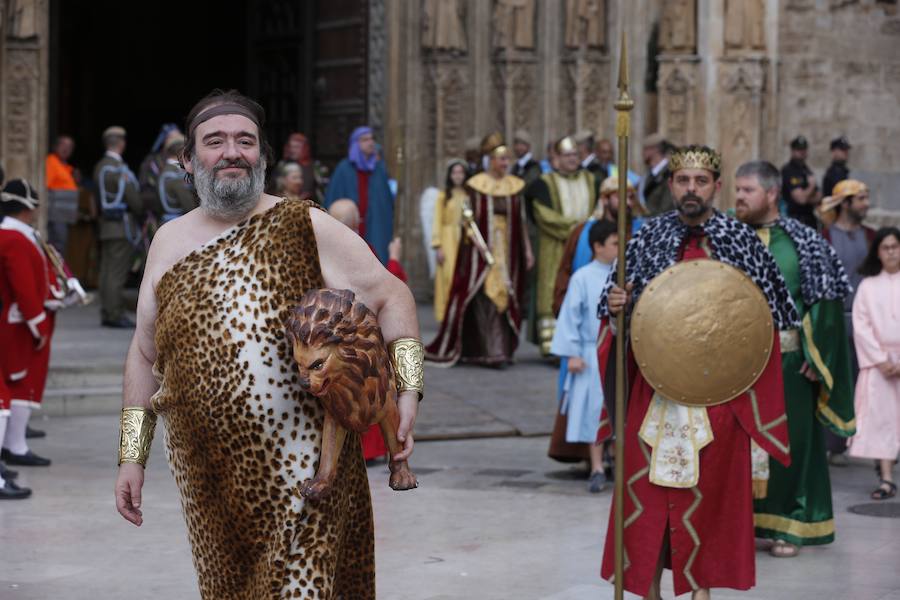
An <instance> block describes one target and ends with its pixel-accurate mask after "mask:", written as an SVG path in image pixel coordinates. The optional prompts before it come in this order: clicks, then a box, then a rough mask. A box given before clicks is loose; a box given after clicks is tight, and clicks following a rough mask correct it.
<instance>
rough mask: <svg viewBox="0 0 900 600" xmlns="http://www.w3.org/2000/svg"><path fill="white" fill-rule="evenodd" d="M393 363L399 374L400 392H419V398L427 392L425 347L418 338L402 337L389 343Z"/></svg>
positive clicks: (398, 385)
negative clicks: (424, 366)
mask: <svg viewBox="0 0 900 600" xmlns="http://www.w3.org/2000/svg"><path fill="white" fill-rule="evenodd" d="M388 353H389V354H390V355H391V364H392V365H393V366H394V372H395V373H396V374H397V391H398V392H409V391H412V392H417V393H418V394H419V400H421V399H422V396H423V395H424V392H425V369H424V368H423V363H424V361H425V347H424V346H422V342H420V341H419V340H417V339H416V338H400V339H398V340H394V341H393V342H391V343H390V344H388Z"/></svg>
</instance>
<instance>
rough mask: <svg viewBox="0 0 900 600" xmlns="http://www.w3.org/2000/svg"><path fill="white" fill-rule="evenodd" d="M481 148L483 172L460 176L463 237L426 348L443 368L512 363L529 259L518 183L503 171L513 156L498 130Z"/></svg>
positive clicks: (523, 211)
mask: <svg viewBox="0 0 900 600" xmlns="http://www.w3.org/2000/svg"><path fill="white" fill-rule="evenodd" d="M481 150H482V155H483V156H485V157H486V158H487V170H486V171H484V172H482V173H478V174H477V175H474V176H472V177H470V178H469V180H468V181H467V182H466V191H467V193H468V202H467V206H466V208H464V215H463V220H464V223H463V226H464V229H463V241H462V242H461V243H460V245H459V252H458V254H457V257H456V269H455V273H454V275H453V284H452V286H451V288H450V295H449V299H448V301H447V310H446V313H445V316H444V320H443V321H442V322H441V328H440V330H439V331H438V335H437V337H436V338H435V339H434V341H433V342H431V344H429V346H428V347H427V348H426V358H427V359H428V360H429V361H430V362H432V363H435V364H437V365H440V366H445V367H450V366H453V365H454V364H456V363H457V362H459V361H460V360H461V361H463V362H468V363H474V364H480V365H484V366H489V367H495V368H503V367H506V366H507V365H509V364H510V363H511V362H512V360H513V354H514V353H515V351H516V347H517V346H518V345H519V331H520V328H521V325H522V312H521V308H520V306H521V304H520V303H521V298H522V294H523V292H524V286H525V272H526V271H529V270H531V267H532V266H533V265H534V255H533V254H532V252H531V243H530V242H529V240H528V233H527V231H526V228H525V206H524V204H523V202H522V189H523V188H524V187H525V182H524V181H522V180H521V179H519V178H518V177H516V176H515V175H509V174H508V171H509V164H510V161H511V156H512V155H511V153H510V150H509V148H508V147H507V146H506V145H505V144H504V143H503V138H502V137H501V136H500V134H499V133H493V134H491V135H489V136H487V137H486V138H484V140H483V141H482V143H481ZM466 209H468V210H470V211H471V213H470V215H469V217H466V216H465V213H466Z"/></svg>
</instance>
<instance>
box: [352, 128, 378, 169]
mask: <svg viewBox="0 0 900 600" xmlns="http://www.w3.org/2000/svg"><path fill="white" fill-rule="evenodd" d="M366 134H369V135H371V134H372V128H371V127H367V126H363V127H357V128H356V129H354V130H353V133H352V134H351V135H350V151H349V153H348V154H349V156H348V158H349V159H350V162H351V163H353V166H354V167H356V169H357V170H358V171H364V172H366V173H371V172H372V171H374V170H375V163H377V162H378V153H377V152H376V153H374V154H372V156H366V155H365V154H363V151H362V150H360V148H359V138H361V137H362V136H364V135H366Z"/></svg>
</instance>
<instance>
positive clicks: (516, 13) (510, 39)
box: [492, 0, 535, 50]
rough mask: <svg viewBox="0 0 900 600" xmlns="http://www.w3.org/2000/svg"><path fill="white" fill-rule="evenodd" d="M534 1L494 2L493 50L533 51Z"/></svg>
mask: <svg viewBox="0 0 900 600" xmlns="http://www.w3.org/2000/svg"><path fill="white" fill-rule="evenodd" d="M534 9H535V2H534V0H495V4H494V15H493V19H492V26H493V44H494V48H519V49H522V50H533V49H534Z"/></svg>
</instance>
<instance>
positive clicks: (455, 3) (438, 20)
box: [422, 0, 467, 52]
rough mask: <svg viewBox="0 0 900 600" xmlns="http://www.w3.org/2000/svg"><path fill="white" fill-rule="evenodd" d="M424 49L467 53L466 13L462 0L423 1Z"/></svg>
mask: <svg viewBox="0 0 900 600" xmlns="http://www.w3.org/2000/svg"><path fill="white" fill-rule="evenodd" d="M422 47H423V48H427V49H429V50H445V51H457V52H465V51H466V48H467V44H466V29H465V12H464V8H463V3H462V1H461V0H423V4H422Z"/></svg>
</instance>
